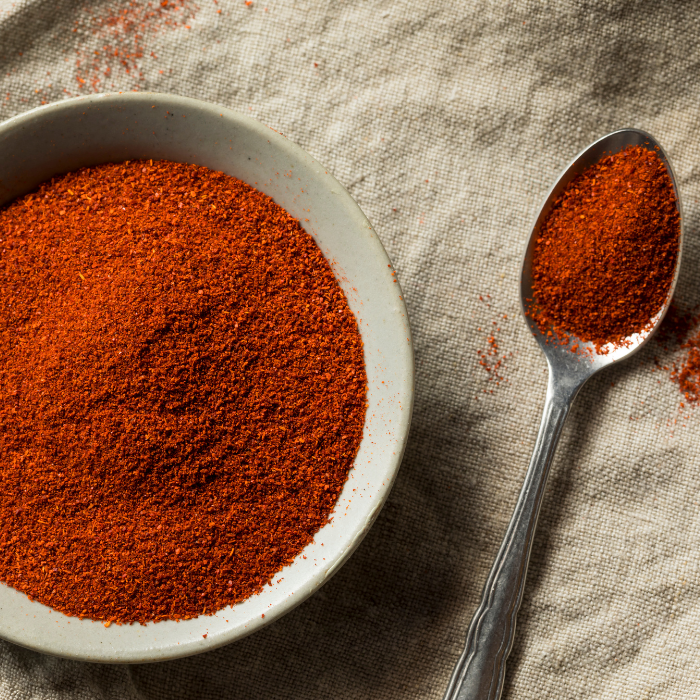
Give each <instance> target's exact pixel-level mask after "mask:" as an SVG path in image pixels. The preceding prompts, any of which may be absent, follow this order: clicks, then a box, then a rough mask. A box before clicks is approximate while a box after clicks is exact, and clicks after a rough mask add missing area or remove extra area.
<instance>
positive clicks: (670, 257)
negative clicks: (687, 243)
mask: <svg viewBox="0 0 700 700" xmlns="http://www.w3.org/2000/svg"><path fill="white" fill-rule="evenodd" d="M679 237H680V216H679V213H678V207H677V205H676V199H675V195H674V191H673V184H672V182H671V178H670V176H669V174H668V171H667V169H666V166H665V165H664V163H663V161H662V160H661V158H659V156H658V155H657V154H656V153H655V152H654V151H650V150H647V149H645V148H642V147H641V146H634V147H629V148H626V149H624V150H623V151H620V152H619V153H615V154H613V155H610V156H606V157H604V158H602V159H601V160H600V161H599V162H598V163H596V164H595V165H593V166H591V167H590V168H588V169H587V170H585V171H584V172H583V173H582V174H581V175H579V176H578V177H577V178H576V179H574V180H573V181H572V182H570V183H569V185H568V186H567V187H566V188H565V190H564V191H563V193H562V194H561V195H560V196H559V198H558V199H557V200H556V202H555V203H554V205H553V207H552V210H551V211H550V213H549V214H548V216H547V218H546V219H545V221H544V223H543V224H542V228H541V230H540V233H539V236H538V238H537V241H536V246H535V251H534V255H533V263H532V276H533V291H534V294H535V299H534V303H533V305H532V306H531V308H530V310H529V315H530V316H531V317H532V318H533V320H534V321H536V322H537V324H538V325H539V327H540V328H541V329H542V330H543V331H545V330H547V329H549V328H550V327H551V328H553V329H554V332H555V334H563V335H568V334H573V335H575V336H577V337H578V338H579V339H581V340H582V341H584V342H591V343H593V344H594V345H595V347H596V349H597V350H600V349H601V348H602V347H603V346H604V345H606V344H608V343H612V344H614V345H624V343H625V340H626V338H628V337H629V336H631V335H633V334H634V333H640V332H643V331H644V330H646V329H647V328H649V326H650V324H651V322H652V319H653V318H654V316H655V315H656V314H657V313H658V312H659V310H660V309H661V308H662V306H663V305H664V303H665V302H666V300H667V298H668V294H669V290H670V288H671V284H672V282H673V277H674V272H675V267H676V260H677V258H678V248H679Z"/></svg>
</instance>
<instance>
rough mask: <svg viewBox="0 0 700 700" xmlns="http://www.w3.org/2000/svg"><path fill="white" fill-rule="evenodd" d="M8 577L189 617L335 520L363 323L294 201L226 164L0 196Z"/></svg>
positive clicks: (236, 591)
mask: <svg viewBox="0 0 700 700" xmlns="http://www.w3.org/2000/svg"><path fill="white" fill-rule="evenodd" d="M0 237H1V240H0V251H1V255H0V280H1V284H0V299H1V303H0V354H1V355H2V358H3V362H2V364H1V365H0V424H1V429H0V459H1V462H0V478H1V479H2V484H1V485H0V519H1V521H2V530H1V532H0V580H2V581H4V582H6V583H7V584H9V585H10V586H12V587H14V588H16V589H17V590H19V591H23V592H24V593H26V594H27V595H29V596H30V597H31V598H33V599H36V600H38V601H40V602H42V603H44V604H45V605H48V606H50V607H52V608H54V609H56V610H59V611H62V612H64V613H66V614H68V615H75V616H79V617H88V618H92V619H98V620H103V621H104V622H105V624H110V623H111V622H118V623H125V622H141V623H144V622H147V621H150V620H156V621H157V620H164V619H187V618H191V617H194V616H197V615H201V614H207V613H213V612H215V611H216V610H218V609H221V608H223V607H225V606H228V605H232V604H234V603H237V602H239V601H241V600H244V599H245V598H247V597H249V596H250V595H252V594H255V593H257V592H259V591H260V590H261V589H262V587H263V586H264V585H265V584H267V583H269V582H270V581H271V580H272V577H273V576H274V575H275V574H276V573H277V572H278V571H279V570H280V569H281V568H282V567H284V566H286V565H287V564H289V563H290V562H291V561H292V560H293V559H294V558H295V557H296V556H297V554H299V552H301V550H302V549H303V548H304V547H305V546H306V545H307V544H308V543H309V542H310V541H311V540H312V538H313V536H314V533H316V532H317V531H318V529H319V528H320V527H321V526H322V525H324V524H325V523H326V522H327V521H328V517H329V514H330V513H331V511H332V509H333V506H334V504H335V502H336V500H337V498H338V495H339V493H340V491H341V489H342V488H343V484H344V482H345V480H346V478H347V476H348V471H349V470H350V468H351V467H352V464H353V460H354V458H355V455H356V453H357V450H358V447H359V444H360V441H361V438H362V432H363V426H364V420H365V410H366V392H367V379H366V373H365V367H364V359H363V347H362V340H361V337H360V334H359V331H358V326H357V322H356V320H355V318H354V316H353V314H352V312H351V310H350V308H349V306H348V303H347V300H346V298H345V296H344V294H343V292H342V290H341V288H340V287H339V285H338V283H337V282H336V280H335V278H334V276H333V272H332V270H331V267H330V265H329V263H328V261H327V260H326V259H325V258H324V257H323V255H322V253H321V251H320V250H319V248H318V246H317V245H316V244H315V243H314V241H313V239H312V238H311V236H309V235H308V234H307V233H306V232H305V231H304V230H303V228H302V227H301V226H300V224H299V222H298V221H297V220H296V219H294V218H293V217H292V216H291V215H289V214H288V213H287V212H286V211H285V210H284V209H282V208H281V207H280V206H278V205H277V204H275V203H274V202H273V201H272V199H270V197H268V196H266V195H265V194H263V193H261V192H259V191H257V190H255V189H254V188H253V187H250V186H249V185H247V184H245V183H243V182H241V181H239V180H237V179H235V178H233V177H229V176H227V175H224V174H223V173H218V172H213V171H211V170H208V169H206V168H203V167H197V166H194V165H186V164H177V163H172V162H167V161H133V162H125V163H120V164H107V165H101V166H97V167H93V168H85V169H82V170H79V171H77V172H73V173H68V174H66V175H63V176H61V177H57V178H54V179H53V180H51V182H47V183H44V184H43V185H41V186H40V187H39V188H38V190H37V191H35V192H33V193H30V194H28V195H26V196H23V197H21V198H19V199H17V200H15V201H14V202H12V203H11V204H9V206H7V207H5V208H4V209H2V210H0Z"/></svg>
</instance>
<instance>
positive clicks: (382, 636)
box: [0, 0, 700, 700]
mask: <svg viewBox="0 0 700 700" xmlns="http://www.w3.org/2000/svg"><path fill="white" fill-rule="evenodd" d="M699 30H700V6H698V5H697V3H689V2H685V3H683V2H652V1H644V0H642V2H637V3H626V2H622V1H620V2H615V1H614V0H580V1H576V2H575V1H573V0H568V1H565V0H561V1H559V2H554V1H550V2H546V1H545V2H535V1H526V0H522V1H520V2H498V1H496V0H484V1H481V2H477V1H469V2H444V1H442V0H421V1H420V2H419V1H417V0H411V1H409V0H406V1H402V0H361V1H353V0H318V1H313V2H312V1H311V0H297V1H294V0H253V2H252V3H245V2H244V1H243V0H235V1H234V0H218V4H217V2H216V1H215V0H169V3H165V4H163V3H161V2H160V0H157V1H156V0H151V1H147V0H132V1H131V2H129V0H123V1H122V2H109V1H105V0H90V1H89V2H88V1H87V0H85V1H83V2H80V1H75V2H71V1H69V0H15V1H13V2H11V1H10V0H2V1H1V2H0V67H1V69H2V70H0V117H1V118H8V117H11V116H13V115H15V114H18V113H20V112H23V111H25V110H28V109H31V108H34V107H37V106H39V105H41V104H42V103H44V102H51V101H55V100H60V99H62V98H65V97H67V96H71V95H81V94H89V93H91V92H95V91H111V90H152V91H160V92H172V93H177V94H180V95H186V96H189V97H194V98H199V99H204V100H208V101H212V102H216V103H220V104H222V105H226V106H228V107H231V108H233V109H236V110H239V111H241V112H243V113H245V114H248V115H251V116H253V117H256V118H258V119H260V120H261V121H263V122H264V123H266V124H268V125H270V126H272V127H273V128H275V129H277V130H278V131H281V132H282V133H284V134H285V135H286V136H287V137H288V138H290V139H291V140H293V141H295V142H296V143H298V144H300V145H301V146H302V147H303V148H305V149H306V150H307V151H309V152H310V153H311V154H312V155H313V156H314V157H316V158H317V159H318V160H319V161H320V162H322V163H323V164H324V165H326V167H327V168H328V170H329V172H332V173H333V174H334V175H335V176H336V177H337V178H338V179H339V180H340V181H341V182H342V183H343V184H344V185H345V186H346V187H347V188H348V190H349V191H350V193H351V194H352V195H353V196H354V198H355V199H356V200H357V202H358V203H359V204H360V207H361V208H362V209H363V211H364V212H365V213H366V214H367V216H368V217H369V219H370V220H371V221H372V222H373V224H374V225H375V227H376V230H377V232H378V234H379V236H380V237H381V239H382V241H383V243H384V245H385V247H386V248H387V250H388V252H389V255H390V257H391V258H392V260H393V262H394V263H395V266H396V268H397V270H398V273H399V278H400V281H401V284H402V286H403V290H404V293H405V297H406V300H407V303H408V307H409V312H410V316H411V322H412V327H413V332H414V342H415V351H416V363H417V384H416V392H417V393H416V404H415V413H414V418H413V427H412V431H411V437H410V441H409V445H408V449H407V451H406V455H405V459H404V463H403V465H402V467H401V471H400V473H399V477H398V480H397V482H396V485H395V487H394V490H393V492H392V494H391V496H390V498H389V501H388V503H387V505H386V506H385V508H384V510H383V512H382V513H381V515H380V517H379V518H378V520H377V522H376V524H375V525H374V527H373V529H372V531H371V532H370V533H369V535H368V536H367V538H366V539H365V541H364V542H363V544H362V545H361V547H360V548H359V550H358V551H357V552H356V553H355V554H354V555H353V557H352V558H351V560H350V561H349V563H347V564H346V565H345V567H344V568H343V569H342V570H341V571H340V572H339V573H338V574H337V575H336V576H335V577H334V578H333V579H332V580H331V581H330V582H329V583H328V584H327V585H326V586H325V587H324V588H323V589H321V590H320V591H319V592H318V593H317V594H315V595H314V596H313V597H312V598H311V599H309V600H308V601H307V602H305V603H304V604H303V605H301V606H300V607H298V608H297V609H295V610H294V611H293V612H292V613H290V614H289V615H288V616H286V617H285V618H284V619H282V620H281V621H278V622H276V623H275V624H273V625H271V626H269V627H267V628H265V629H264V630H262V631H260V632H258V633H256V634H254V635H253V636H251V637H249V638H247V639H245V640H242V641H240V642H238V643H234V644H232V645H230V646H228V647H225V648H222V649H219V650H217V651H214V652H211V653H208V654H203V655H200V656H196V657H192V658H188V659H184V660H179V661H173V662H167V663H160V664H152V665H142V666H106V665H91V664H83V663H76V662H71V661H66V660H62V659H58V658H51V657H48V656H43V655H41V654H38V653H34V652H31V651H28V650H25V649H22V648H19V647H17V646H14V645H12V644H8V643H4V642H0V697H2V698H13V699H15V698H16V699H19V698H33V699H34V698H36V699H42V700H43V699H46V700H58V699H59V698H60V699H66V700H67V699H68V698H80V699H85V700H87V699H90V700H92V699H98V698H100V699H101V698H104V699H108V698H110V699H111V698H115V699H117V698H119V699H120V700H124V699H129V698H134V699H136V698H138V699H143V700H147V699H148V700H151V699H152V700H164V699H166V698H168V699H169V698H176V699H179V698H182V699H185V698H198V699H200V700H208V699H211V700H214V699H216V700H220V699H221V698H234V699H236V700H256V699H258V698H266V699H269V700H275V699H280V700H282V699H287V698H289V699H296V698H298V699H299V700H320V699H322V698H324V699H325V698H334V700H351V699H352V700H355V699H357V700H360V699H362V700H366V699H367V698H376V699H377V700H384V699H386V700H398V699H399V698H402V699H403V698H425V699H436V700H438V699H440V698H441V697H442V693H443V692H444V689H445V686H446V684H447V680H448V678H449V675H450V673H451V670H452V668H453V666H454V663H455V661H456V659H457V657H458V656H459V654H460V652H461V650H462V648H463V643H464V636H465V632H466V629H467V626H468V624H469V621H470V618H471V616H472V614H473V612H474V610H475V608H476V605H477V602H478V599H479V596H480V592H481V587H482V585H483V582H484V580H485V578H486V574H487V572H488V569H489V567H490V565H491V562H492V560H493V557H494V555H495V553H496V551H497V548H498V546H499V543H500V540H501V538H502V536H503V533H504V531H505V528H506V524H507V522H508V519H509V517H510V515H511V512H512V509H513V506H514V504H515V501H516V498H517V494H518V491H519V488H520V485H521V482H522V478H523V475H524V472H525V468H526V466H527V463H528V460H529V457H530V453H531V450H532V447H533V443H534V440H535V435H536V431H537V428H538V425H539V420H540V412H541V409H542V405H543V401H544V394H545V386H546V368H545V363H544V360H543V357H542V356H541V354H540V352H539V350H538V349H537V347H536V345H535V342H534V340H533V339H532V338H531V337H530V335H529V331H528V329H527V327H526V325H525V323H524V322H523V320H522V319H521V317H520V313H519V301H518V293H519V292H518V276H519V267H520V260H521V253H522V249H523V245H524V242H525V240H526V238H527V236H528V234H529V229H530V226H531V223H532V220H533V218H534V216H535V214H536V212H537V209H538V208H539V206H540V204H541V202H542V200H543V197H544V196H545V194H546V192H547V190H548V188H549V187H550V185H551V184H552V183H553V181H554V180H555V178H556V177H557V176H558V174H559V172H560V171H561V169H562V168H563V167H564V166H565V165H566V163H567V162H568V161H569V160H570V159H571V158H572V157H573V156H574V155H575V154H576V153H577V152H578V151H579V150H581V149H582V148H583V147H585V146H586V145H587V144H589V143H590V142H591V141H593V140H594V139H596V138H598V137H600V136H602V135H604V134H605V133H608V132H609V131H613V130H615V129H617V128H620V127H624V126H635V127H640V128H643V129H645V130H647V131H649V132H651V133H652V134H654V136H655V137H656V138H657V139H658V140H659V141H660V142H661V143H662V145H663V146H664V147H665V149H666V150H667V151H668V153H669V154H670V157H671V159H672V162H673V164H674V167H675V169H676V171H677V175H678V176H679V180H680V187H681V193H682V197H683V201H684V208H685V211H684V214H685V220H686V224H687V229H686V230H687V245H686V248H685V251H684V263H683V265H684V267H683V272H682V276H681V280H680V284H679V288H678V292H677V294H678V298H679V299H680V300H681V301H682V302H683V303H685V304H687V305H692V304H695V303H698V302H700V283H698V281H697V279H696V273H697V270H698V265H699V263H700V239H699V238H698V225H699V218H700V205H698V198H700V166H699V164H700V141H698V138H697V134H698V131H699V127H700V109H699V108H698V105H699V104H700V77H699V76H700V47H699V46H698V36H700V31H699ZM480 297H481V298H480ZM492 333H494V334H495V338H496V341H497V345H498V351H497V352H498V354H497V355H496V356H493V355H488V352H489V349H492V348H493V347H494V346H493V343H489V336H490V335H491V334H492ZM479 351H481V352H485V353H487V354H486V361H487V362H494V361H495V360H496V359H497V358H500V357H502V356H503V355H505V356H506V357H505V360H504V361H503V363H502V365H501V366H500V367H499V368H498V370H497V373H498V374H499V376H501V377H502V378H503V380H502V381H500V382H499V381H498V380H493V379H489V377H491V376H493V373H489V372H487V371H485V370H484V368H483V367H482V366H481V365H480V364H479V358H480V355H479V354H478V353H479ZM655 356H656V357H658V358H659V359H660V362H661V364H662V365H663V364H668V363H669V362H672V361H673V354H672V351H665V350H663V348H661V347H660V346H658V345H654V344H652V345H651V346H650V347H649V348H648V349H645V350H644V351H643V352H642V353H640V354H639V355H637V356H635V358H633V359H632V360H630V361H629V362H627V363H626V364H622V365H620V366H618V367H614V368H612V369H610V370H608V371H606V372H605V373H603V374H602V375H599V376H598V377H596V378H595V379H593V380H592V381H591V382H590V383H589V384H588V385H587V386H586V387H585V388H584V390H583V391H582V393H581V395H580V396H579V397H578V399H577V401H576V404H575V406H574V409H573V411H572V413H571V415H570V417H569V420H568V423H567V426H566V428H565V431H564V435H563V438H562V441H561V444H560V446H559V450H558V453H557V458H556V460H555V463H554V466H553V470H552V473H551V477H550V483H549V486H548V490H547V494H546V497H545V502H544V506H543V511H542V515H541V519H540V524H539V529H538V532H537V538H536V541H535V545H534V551H533V556H532V561H531V564H530V572H529V576H528V582H527V588H526V591H525V599H524V602H523V606H522V609H521V612H520V615H519V618H518V631H517V638H516V642H515V647H514V649H513V653H512V655H511V658H510V660H509V663H508V669H507V681H506V688H505V691H504V697H505V698H507V699H509V700H513V699H515V698H518V699H519V700H525V699H528V698H532V699H535V698H537V700H544V699H545V698H552V699H556V700H561V698H596V699H606V700H607V699H612V698H616V699H617V698H634V699H635V700H641V699H642V698H644V699H651V698H659V699H660V698H664V700H669V699H672V700H674V699H681V698H684V699H685V698H688V699H690V698H697V697H698V696H699V695H700V661H698V651H697V649H698V647H700V577H699V574H700V449H699V448H698V445H699V444H700V443H699V442H698V440H697V432H698V429H699V428H700V412H692V411H690V412H683V411H679V402H680V394H679V391H678V388H677V386H675V385H674V384H673V383H672V382H671V381H670V379H669V376H668V373H666V372H664V371H663V370H656V365H655V364H654V357H655ZM654 370H656V371H654ZM686 416H687V417H686ZM0 614H1V611H0Z"/></svg>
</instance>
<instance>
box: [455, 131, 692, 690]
mask: <svg viewBox="0 0 700 700" xmlns="http://www.w3.org/2000/svg"><path fill="white" fill-rule="evenodd" d="M628 146H642V147H643V148H646V149H648V150H651V151H654V152H655V153H656V154H657V155H658V156H659V158H661V160H662V162H663V163H664V165H665V166H666V169H667V170H668V173H669V176H670V178H671V182H672V184H673V190H674V194H675V197H676V206H677V208H678V214H679V218H680V235H679V241H678V246H679V247H678V254H677V257H676V267H675V270H674V275H673V281H672V284H671V287H670V290H669V293H668V295H667V297H666V301H665V303H664V305H663V307H662V308H661V309H660V310H659V311H658V313H657V314H656V315H655V316H654V318H653V319H652V322H651V323H650V324H649V327H648V328H646V329H644V330H643V331H642V332H640V333H636V334H634V335H631V336H629V337H628V338H626V339H625V342H624V343H623V344H621V345H613V344H608V345H606V346H603V347H602V348H600V349H599V350H598V349H596V347H595V345H594V344H593V343H590V342H582V341H581V340H580V339H578V338H576V337H575V336H574V335H573V334H569V337H568V340H566V341H561V340H559V339H557V340H556V341H555V342H552V339H551V336H548V335H547V331H548V330H549V329H542V328H540V327H539V326H538V324H537V323H535V322H534V321H533V320H532V318H531V317H530V315H529V312H530V311H531V308H532V304H533V299H534V290H533V278H532V261H533V254H534V251H535V245H536V242H537V238H538V236H539V233H540V229H541V227H542V225H543V223H544V221H545V220H546V218H547V216H548V215H549V212H550V211H551V210H552V207H553V205H554V203H555V202H556V200H557V198H558V197H559V195H560V194H561V193H562V192H563V191H564V190H565V189H566V187H567V186H568V185H569V183H570V182H571V181H572V180H573V179H574V178H575V177H576V176H577V175H579V174H580V173H582V172H583V171H584V170H586V169H587V168H589V167H590V166H592V165H594V164H595V163H597V162H599V161H600V160H601V158H603V156H605V155H609V154H611V153H618V152H620V151H622V150H623V149H625V148H627V147H628ZM682 243H683V216H682V212H681V204H680V197H679V193H678V186H677V184H676V178H675V176H674V173H673V168H672V167H671V163H670V161H669V159H668V156H666V154H665V153H664V151H663V149H662V148H661V146H660V145H659V144H658V143H657V142H656V140H655V139H654V138H653V137H652V136H651V135H650V134H647V133H646V132H644V131H640V130H639V129H621V130H620V131H615V132H613V133H612V134H608V135H607V136H604V137H603V138H601V139H599V140H598V141H596V142H595V143H593V144H591V145H590V146H589V147H588V148H586V149H585V150H584V151H582V152H581V153H580V154H579V155H578V156H577V157H576V158H574V160H573V161H572V162H571V164H570V165H569V167H568V168H566V170H564V172H563V173H562V175H561V176H560V177H559V179H558V180H557V182H556V184H555V185H554V187H552V189H551V190H550V192H549V194H548V195H547V198H546V199H545V202H544V205H543V206H542V209H541V210H540V213H539V215H538V217H537V219H536V220H535V225H534V226H533V228H532V233H531V234H530V239H529V240H528V243H527V248H526V250H525V256H524V258H523V266H522V273H521V278H520V301H521V306H522V310H523V314H524V316H525V320H526V321H527V323H528V325H529V326H530V329H531V330H532V333H533V335H534V336H535V339H536V340H537V342H538V343H539V346H540V348H541V349H542V352H543V353H544V355H545V358H546V359H547V364H548V366H549V384H548V386H547V397H546V400H545V405H544V412H543V415H542V423H541V424H540V430H539V434H538V436H537V441H536V442H535V448H534V451H533V455H532V459H531V461H530V466H529V467H528V470H527V473H526V475H525V482H524V484H523V487H522V490H521V492H520V496H519V498H518V502H517V504H516V506H515V512H514V513H513V517H512V518H511V521H510V523H509V525H508V530H507V531H506V534H505V537H504V539H503V543H502V544H501V548H500V549H499V551H498V554H497V555H496V560H495V562H494V564H493V566H492V568H491V571H490V572H489V575H488V578H487V580H486V585H485V586H484V591H483V593H482V598H481V602H480V604H479V607H478V608H477V610H476V613H475V614H474V617H473V618H472V621H471V624H470V626H469V630H468V632H467V640H466V645H465V649H464V652H463V653H462V656H461V657H460V659H459V661H458V662H457V665H456V667H455V670H454V672H453V674H452V677H451V679H450V683H449V686H448V688H447V692H446V693H445V700H498V698H500V697H501V692H502V690H503V681H504V678H505V665H506V659H507V658H508V654H509V653H510V650H511V648H512V646H513V639H514V637H515V619H516V616H517V613H518V609H519V608H520V603H521V601H522V597H523V591H524V588H525V577H526V574H527V566H528V561H529V559H530V551H531V549H532V542H533V539H534V534H535V529H536V527H537V518H538V516H539V512H540V506H541V504H542V496H543V494H544V489H545V485H546V482H547V476H548V474H549V468H550V465H551V463H552V459H553V457H554V452H555V450H556V446H557V442H558V441H559V436H560V435H561V431H562V428H563V427H564V422H565V420H566V416H567V415H568V413H569V409H570V408H571V404H572V403H573V401H574V399H575V398H576V395H577V394H578V392H579V391H580V389H581V387H582V386H583V385H584V384H585V383H586V382H587V381H588V380H589V379H590V378H591V377H592V376H593V375H594V374H595V373H596V372H598V371H599V370H601V369H603V368H604V367H607V366H609V365H611V364H613V363H614V362H619V361H620V360H624V359H626V358H628V357H630V355H633V354H634V353H635V352H637V351H638V350H639V349H640V348H641V347H642V345H644V343H646V342H647V341H648V340H649V338H651V336H652V335H653V333H654V332H655V331H656V329H657V328H658V327H659V325H660V323H661V321H662V320H663V318H664V316H665V314H666V312H667V311H668V307H669V305H670V303H671V298H672V297H673V291H674V288H675V285H676V281H677V279H678V273H679V270H680V261H681V250H682ZM574 345H578V346H579V347H578V348H577V349H575V350H574Z"/></svg>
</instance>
